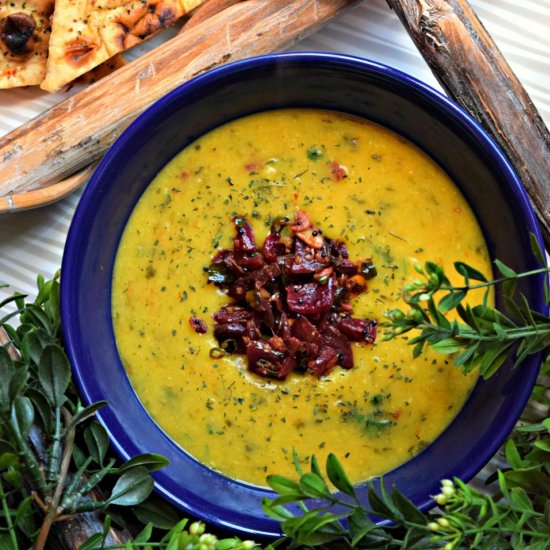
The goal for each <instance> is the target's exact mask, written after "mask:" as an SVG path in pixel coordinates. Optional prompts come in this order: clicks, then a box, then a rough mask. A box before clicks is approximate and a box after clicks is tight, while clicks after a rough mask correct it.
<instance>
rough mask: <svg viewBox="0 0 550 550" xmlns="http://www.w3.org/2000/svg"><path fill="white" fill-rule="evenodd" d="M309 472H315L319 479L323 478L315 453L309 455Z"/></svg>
mask: <svg viewBox="0 0 550 550" xmlns="http://www.w3.org/2000/svg"><path fill="white" fill-rule="evenodd" d="M311 473H312V474H317V475H318V476H319V477H320V478H321V479H323V473H322V472H321V468H320V467H319V462H318V461H317V457H316V456H315V455H313V456H312V457H311Z"/></svg>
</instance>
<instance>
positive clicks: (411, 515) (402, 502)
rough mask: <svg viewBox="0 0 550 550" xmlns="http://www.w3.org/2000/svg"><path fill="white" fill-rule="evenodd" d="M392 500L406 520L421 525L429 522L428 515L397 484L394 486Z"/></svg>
mask: <svg viewBox="0 0 550 550" xmlns="http://www.w3.org/2000/svg"><path fill="white" fill-rule="evenodd" d="M392 500H393V503H394V504H395V506H396V507H397V509H398V510H399V511H400V512H401V514H403V517H404V518H405V519H406V520H409V521H412V522H414V523H419V524H420V525H424V524H426V523H428V520H427V519H426V516H425V515H424V514H423V513H422V512H421V511H420V510H419V509H418V508H417V507H416V506H415V505H414V504H413V503H412V502H411V501H410V500H409V499H408V498H407V497H406V496H405V495H403V494H402V493H400V492H399V491H398V489H397V487H396V486H395V485H394V486H393V487H392Z"/></svg>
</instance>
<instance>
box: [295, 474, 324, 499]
mask: <svg viewBox="0 0 550 550" xmlns="http://www.w3.org/2000/svg"><path fill="white" fill-rule="evenodd" d="M299 486H300V491H301V492H302V493H303V494H304V495H306V496H308V497H310V498H327V499H330V498H332V495H331V494H330V491H329V489H328V487H327V485H326V483H325V482H324V481H323V479H322V478H321V477H319V476H318V475H317V474H313V473H306V474H304V475H303V476H302V477H301V478H300V483H299Z"/></svg>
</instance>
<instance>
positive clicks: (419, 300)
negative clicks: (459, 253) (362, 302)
mask: <svg viewBox="0 0 550 550" xmlns="http://www.w3.org/2000/svg"><path fill="white" fill-rule="evenodd" d="M531 242H532V247H533V252H534V254H535V255H536V257H537V258H538V260H539V261H540V262H541V265H544V264H545V262H544V256H543V253H542V251H541V250H540V248H539V247H538V243H537V241H536V239H535V238H534V236H532V240H531ZM495 266H496V268H497V269H498V271H499V272H500V274H501V277H499V278H498V279H495V280H491V281H489V280H487V278H486V277H485V275H483V274H482V273H480V272H479V271H478V270H476V269H474V268H473V267H471V266H469V265H468V264H465V263H464V262H456V263H455V264H454V268H455V270H456V272H457V273H458V274H459V275H461V276H462V277H463V278H464V284H463V285H460V286H455V285H452V284H451V282H450V280H449V278H448V276H447V274H446V273H445V271H444V269H443V268H442V267H441V266H439V265H437V264H435V263H433V262H426V263H425V265H424V266H423V267H422V266H421V265H419V264H417V265H415V268H416V271H417V272H418V274H419V275H420V276H421V277H422V278H421V279H416V280H414V281H413V282H412V283H410V284H408V285H405V287H404V294H403V299H404V301H405V303H406V304H407V305H408V306H409V309H408V310H407V311H403V310H401V309H392V310H390V311H388V312H387V313H386V317H387V318H388V321H387V322H384V323H381V325H382V326H383V327H384V328H385V332H384V340H392V339H394V338H396V337H402V336H403V335H405V334H407V333H409V332H410V331H412V330H414V331H418V332H419V334H417V335H416V336H414V337H413V338H411V339H410V340H409V344H410V345H413V346H414V349H413V356H414V357H418V356H419V355H420V354H421V353H422V351H423V350H424V347H425V346H426V345H429V346H430V347H431V348H433V349H434V350H436V351H438V352H440V353H444V354H456V355H455V358H454V364H455V365H456V366H457V367H460V368H461V369H462V371H463V372H465V373H468V372H470V371H472V370H473V369H474V368H476V367H479V372H480V375H481V376H482V377H484V378H488V377H489V376H491V375H492V374H493V373H494V372H495V371H496V370H497V369H498V368H499V367H500V366H501V365H502V364H503V363H504V361H505V360H506V359H507V358H508V357H509V356H510V355H514V357H515V364H516V365H518V364H519V363H521V362H522V361H523V360H524V359H525V358H526V357H527V356H529V355H532V354H534V353H538V352H540V351H543V350H547V349H548V348H549V347H550V318H549V317H547V316H546V315H543V314H541V313H540V312H537V311H534V310H533V309H531V308H530V306H529V303H528V301H527V299H526V298H525V296H524V295H523V294H520V295H519V297H517V296H516V287H517V282H518V281H519V280H521V279H524V278H527V277H533V276H535V275H540V274H545V273H548V271H549V268H548V267H541V268H540V269H535V270H532V271H528V272H524V273H516V272H515V271H514V270H513V269H512V268H510V267H508V266H506V265H505V264H503V263H502V262H501V261H499V260H495ZM472 281H475V282H476V283H475V284H472ZM497 285H498V286H500V287H501V288H502V296H503V301H504V306H505V308H506V312H507V313H508V315H506V314H505V313H504V312H502V311H500V310H498V309H496V308H495V307H493V306H492V305H490V296H491V290H492V289H493V288H494V287H495V286H497ZM545 288H546V287H545ZM476 290H483V292H484V293H483V299H482V300H481V303H479V304H477V305H474V306H471V305H470V304H469V303H467V302H466V299H467V298H468V297H469V295H471V292H472V291H476ZM450 312H454V313H456V315H455V317H457V318H452V319H451V318H449V316H448V315H449V313H450Z"/></svg>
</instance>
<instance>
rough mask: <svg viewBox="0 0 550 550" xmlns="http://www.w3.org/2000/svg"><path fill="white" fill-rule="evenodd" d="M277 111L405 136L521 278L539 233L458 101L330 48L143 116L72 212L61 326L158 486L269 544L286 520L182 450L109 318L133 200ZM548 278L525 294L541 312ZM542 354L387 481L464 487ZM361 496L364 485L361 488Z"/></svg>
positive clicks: (90, 384) (75, 360)
mask: <svg viewBox="0 0 550 550" xmlns="http://www.w3.org/2000/svg"><path fill="white" fill-rule="evenodd" d="M279 107H320V108H324V109H334V110H337V111H344V112H347V113H351V114H354V115H358V116H361V117H364V118H367V119H370V120H372V121H375V122H377V123H379V124H381V125H383V126H386V127H388V128H390V129H392V130H394V131H396V132H398V133H399V134H401V135H402V136H404V137H406V138H408V139H409V140H410V141H412V142H413V143H415V144H416V145H417V146H418V147H420V148H421V149H423V150H424V151H426V152H427V153H428V154H429V155H430V156H431V157H432V158H433V159H434V160H435V161H436V162H438V163H439V164H440V165H441V166H442V167H443V168H444V169H445V170H446V171H447V173H448V174H449V175H450V176H451V178H453V180H454V181H455V182H456V184H457V185H458V186H459V187H460V189H461V190H462V192H463V194H464V195H465V197H466V199H467V200H468V201H469V203H470V204H471V206H472V207H473V209H474V211H475V213H476V215H477V218H478V220H479V222H480V224H481V226H482V229H483V231H484V234H485V238H486V241H487V244H488V247H489V250H490V253H491V255H492V257H493V258H499V259H501V260H502V261H503V262H505V263H506V264H508V265H510V266H512V267H513V268H514V269H516V270H518V271H523V270H528V269H532V268H534V267H536V263H535V260H534V258H533V257H532V255H531V253H530V247H529V232H533V233H534V234H535V235H536V236H537V237H538V238H539V240H540V234H539V229H538V227H537V223H536V221H535V217H534V215H533V212H532V210H531V208H530V206H529V202H528V200H527V198H526V195H525V193H524V191H523V189H522V186H521V184H520V182H519V180H518V178H517V176H516V175H515V173H514V172H513V170H512V169H511V167H510V165H509V164H508V162H507V161H506V159H505V157H504V156H503V155H502V153H501V152H500V151H499V150H498V148H497V147H496V146H495V145H494V144H493V142H492V141H491V140H490V139H489V138H488V136H487V135H486V134H485V132H484V131H483V130H482V129H481V128H480V127H479V126H478V124H477V123H476V122H475V121H473V120H472V119H471V118H470V117H469V116H467V115H466V114H465V113H464V112H463V111H462V110H461V109H460V108H458V107H457V106H456V105H455V104H454V103H452V102H451V101H449V100H447V99H446V98H445V97H443V96H442V95H440V94H439V93H438V92H436V91H434V90H433V89H431V88H429V87H428V86H426V85H425V84H423V83H421V82H419V81H417V80H415V79H414V78H411V77H410V76H407V75H405V74H403V73H401V72H399V71H396V70H394V69H391V68H389V67H385V66H382V65H379V64H376V63H373V62H370V61H366V60H362V59H357V58H351V57H346V56H342V55H328V54H321V53H290V54H277V55H268V56H264V57H259V58H254V59H248V60H245V61H241V62H237V63H233V64H230V65H226V66H223V67H221V68H218V69H215V70H213V71H210V72H208V73H206V74H204V75H203V76H200V77H198V78H195V79H194V80H193V81H191V82H189V83H186V84H184V85H183V86H181V87H180V88H178V89H176V90H175V91H173V92H172V93H170V94H168V95H167V96H166V97H164V98H163V99H161V100H160V101H158V102H157V103H156V104H155V105H153V106H152V107H151V108H149V109H148V110H147V111H146V112H145V113H144V114H143V115H141V116H140V117H139V118H138V119H137V120H136V121H135V122H134V123H133V124H132V125H131V126H130V127H129V128H128V129H127V130H126V131H125V132H124V133H123V135H122V136H121V137H120V138H119V139H118V141H117V142H116V143H115V144H114V145H113V147H112V148H111V149H110V151H109V152H108V153H107V155H106V156H105V158H104V159H103V161H102V162H101V164H100V165H99V167H98V168H97V170H96V172H95V174H94V176H93V177H92V179H91V181H90V183H89V184H88V187H87V188H86V190H85V192H84V194H83V196H82V199H81V201H80V204H79V205H78V208H77V210H76V213H75V216H74V219H73V223H72V225H71V228H70V232H69V236H68V240H67V244H66V247H65V253H64V258H63V266H62V284H61V308H62V309H61V312H62V322H63V332H64V337H65V342H66V346H67V350H68V353H69V357H70V360H71V363H72V365H73V368H74V375H75V379H76V383H77V384H78V387H79V389H80V392H81V394H82V398H83V400H84V401H85V402H86V403H90V402H94V401H98V400H102V399H105V400H107V401H108V403H109V405H108V406H107V407H105V408H103V409H101V411H100V412H99V414H98V416H99V419H100V420H101V422H103V424H104V425H105V427H106V428H107V430H108V432H109V434H110V437H111V441H112V443H113V445H114V447H115V448H116V450H117V451H118V452H119V453H120V455H122V456H123V457H124V458H128V457H131V456H133V455H135V454H137V453H141V452H151V451H154V452H157V453H161V454H163V455H165V456H166V457H168V458H169V460H170V463H171V464H170V466H169V467H167V468H166V469H164V470H162V471H160V472H158V473H156V474H155V481H156V487H157V490H158V491H159V492H160V493H161V494H162V495H163V496H164V497H165V498H166V499H168V500H169V501H170V502H172V503H173V504H175V505H176V506H179V507H180V508H181V509H183V510H184V511H185V512H186V513H189V514H191V515H193V516H195V517H199V518H201V519H203V520H204V521H206V522H209V523H211V524H215V525H217V526H220V527H222V528H228V529H231V530H233V531H235V532H237V533H240V534H241V535H245V536H246V535H248V536H251V535H252V536H255V537H262V536H266V537H270V536H276V535H278V534H279V528H278V524H277V523H276V522H274V521H273V520H270V519H268V518H266V517H265V516H264V514H263V513H262V510H261V506H260V501H261V499H262V497H265V496H271V495H272V493H271V492H270V491H269V490H267V489H265V488H261V487H255V486H251V485H247V484H244V483H241V482H238V481H235V480H232V479H228V478H226V477H224V476H222V475H220V474H218V473H216V472H214V471H212V470H210V469H208V468H206V467H204V466H203V465H201V464H200V463H199V462H197V461H196V460H195V459H193V458H192V457H190V456H189V455H187V454H186V453H185V452H184V451H182V450H181V448H180V447H178V446H177V445H176V444H175V443H174V442H172V441H171V439H170V438H169V437H168V436H167V435H165V434H164V433H163V431H162V430H161V429H159V428H158V427H157V425H156V424H155V423H154V422H153V420H152V419H151V418H150V416H149V415H148V413H147V411H146V410H145V409H144V408H143V407H142V405H141V404H140V402H139V401H138V398H137V397H136V395H135V393H134V391H133V389H132V387H131V385H130V382H129V380H128V377H127V376H126V373H125V371H124V369H123V367H122V365H121V362H120V359H119V356H118V354H117V348H116V345H115V339H114V336H113V327H112V322H111V278H112V271H113V264H114V261H115V254H116V251H117V246H118V243H119V240H120V237H121V235H122V232H123V229H124V226H125V224H126V222H127V220H128V217H129V216H130V214H131V212H132V209H133V208H134V205H135V204H136V201H137V200H138V199H139V198H140V196H141V194H142V193H143V191H144V189H145V188H146V187H147V185H148V184H149V182H150V181H151V180H152V179H153V178H154V177H155V175H156V174H157V172H158V171H159V170H160V169H161V168H162V167H163V166H164V165H165V164H166V163H167V162H169V161H170V159H172V157H173V156H174V155H176V154H177V153H178V152H179V151H181V150H182V149H183V148H184V147H185V146H186V145H187V144H189V143H190V142H192V141H193V140H195V139H196V138H197V137H199V136H201V135H202V134H204V133H205V132H208V131H209V130H211V129H212V128H214V127H216V126H219V125H220V124H223V123H225V122H228V121H230V120H232V119H235V118H238V117H242V116H244V115H248V114H251V113H254V112H257V111H262V110H266V109H276V108H279ZM542 288H543V285H542V280H541V279H539V280H537V281H531V282H530V284H529V285H527V284H525V285H523V287H522V288H521V290H522V291H523V292H524V293H525V295H526V297H527V299H528V300H529V302H530V303H531V304H532V305H533V306H534V307H535V308H538V309H539V310H540V311H543V309H544V301H543V290H542ZM537 370H538V360H537V358H531V359H529V360H527V361H525V362H524V364H523V365H522V366H521V368H518V369H515V370H512V369H511V368H510V367H509V366H508V367H506V368H504V369H502V370H501V371H499V372H498V374H497V375H496V376H494V377H493V378H491V379H490V380H489V381H488V382H479V383H478V384H477V386H476V388H475V390H474V391H473V393H472V395H471V397H470V398H469V400H468V402H467V404H466V405H465V407H464V408H463V410H462V411H461V412H460V414H459V415H458V416H457V418H456V419H455V420H454V422H453V423H452V424H451V425H450V426H449V427H448V428H447V429H446V430H445V432H444V433H443V434H442V435H441V436H440V437H439V438H438V439H437V440H436V441H435V442H434V443H433V444H432V445H430V446H429V447H428V448H427V449H426V450H425V451H423V452H422V453H421V454H420V455H419V456H417V457H416V458H414V459H413V460H411V461H410V462H407V463H406V464H405V465H403V466H401V467H399V468H397V469H396V470H394V471H392V472H390V473H389V474H387V475H386V477H385V479H386V482H387V484H388V486H391V485H393V484H394V483H395V484H396V485H397V486H398V487H399V488H400V490H401V491H402V492H404V493H405V494H406V495H407V496H408V497H409V498H410V499H411V500H412V501H413V502H414V503H416V504H417V505H419V506H420V507H422V508H426V507H428V506H430V505H431V504H432V501H431V499H430V495H434V494H436V493H437V492H438V491H439V483H438V480H440V479H443V478H449V477H452V476H459V477H460V478H462V479H463V480H469V479H470V478H471V477H472V476H473V475H475V474H476V473H477V472H478V471H479V470H480V469H481V468H482V467H483V466H484V465H485V464H486V463H487V462H488V461H489V460H490V458H491V457H492V456H493V454H494V453H495V452H496V451H497V449H498V448H499V446H500V445H501V444H502V442H503V440H504V439H505V437H506V435H507V434H508V433H509V432H510V430H511V429H512V427H513V425H514V423H515V422H516V420H517V418H518V416H519V415H520V413H521V411H522V409H523V407H524V405H525V403H526V402H527V399H528V397H529V395H530V392H531V389H532V386H533V384H534V381H535V377H536V374H537ZM359 494H360V495H361V496H362V497H363V498H365V500H366V487H359Z"/></svg>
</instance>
